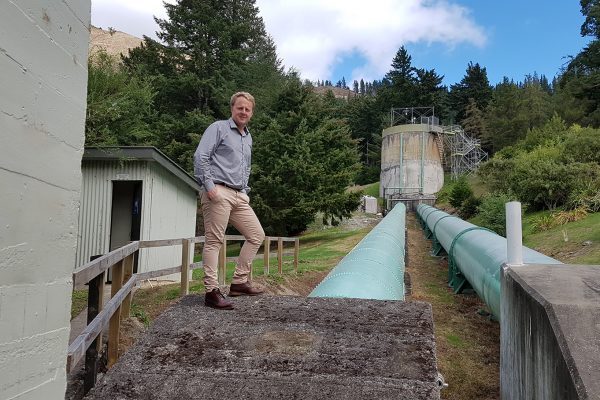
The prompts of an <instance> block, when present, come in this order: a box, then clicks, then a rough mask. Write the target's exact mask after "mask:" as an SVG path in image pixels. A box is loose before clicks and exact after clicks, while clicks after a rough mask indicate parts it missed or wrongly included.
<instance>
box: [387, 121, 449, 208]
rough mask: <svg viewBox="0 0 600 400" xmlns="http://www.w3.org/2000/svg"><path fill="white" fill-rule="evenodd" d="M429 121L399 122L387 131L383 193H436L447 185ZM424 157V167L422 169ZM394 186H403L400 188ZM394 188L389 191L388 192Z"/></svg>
mask: <svg viewBox="0 0 600 400" xmlns="http://www.w3.org/2000/svg"><path fill="white" fill-rule="evenodd" d="M430 129H431V127H430V126H429V125H426V124H411V125H398V126H393V127H391V128H388V129H386V130H384V131H383V134H382V136H383V138H382V143H381V177H380V181H381V185H380V196H381V197H384V190H385V189H388V188H389V189H390V190H391V191H392V193H393V192H398V193H403V194H407V193H421V194H433V193H436V192H437V191H439V190H440V189H441V188H442V186H443V184H444V169H443V167H442V161H441V159H440V153H439V149H438V144H437V142H436V138H435V135H434V134H433V133H431V132H430ZM421 160H422V161H423V168H421ZM394 188H402V189H401V190H400V191H397V189H394ZM388 192H390V191H386V195H387V194H388Z"/></svg>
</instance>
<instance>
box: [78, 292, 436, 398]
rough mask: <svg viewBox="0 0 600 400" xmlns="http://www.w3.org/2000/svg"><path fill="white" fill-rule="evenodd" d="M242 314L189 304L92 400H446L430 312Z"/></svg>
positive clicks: (346, 303) (245, 303)
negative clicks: (438, 382)
mask: <svg viewBox="0 0 600 400" xmlns="http://www.w3.org/2000/svg"><path fill="white" fill-rule="evenodd" d="M234 302H235V307H236V309H235V310H233V311H217V310H213V309H210V308H207V307H205V306H204V304H203V298H202V297H201V296H197V295H190V296H187V297H185V298H183V299H182V301H181V302H180V303H178V304H177V305H175V306H174V307H172V308H170V309H169V310H167V311H166V312H165V313H164V314H163V315H161V317H160V318H159V319H157V320H156V321H155V323H154V324H153V325H152V327H151V328H150V329H149V331H148V332H147V333H146V335H145V336H144V337H143V338H141V339H140V340H139V341H138V343H136V345H135V346H133V347H132V348H131V349H130V350H129V351H128V352H127V353H126V354H125V355H124V356H123V357H122V358H121V359H120V360H119V362H118V363H117V364H115V366H114V367H113V368H112V369H111V370H110V371H108V373H107V374H106V375H105V376H104V378H103V379H101V380H100V381H99V382H98V385H97V386H96V388H95V389H94V390H93V391H92V392H90V395H89V396H88V398H90V399H125V398H126V399H174V398H177V399H199V398H211V399H214V398H239V399H275V398H286V399H298V398H301V399H345V400H351V399H361V400H363V399H370V398H377V399H439V389H438V387H437V385H436V380H437V365H436V357H435V343H434V337H433V322H432V312H431V306H430V305H429V304H426V303H420V302H409V303H406V302H399V301H376V300H359V299H326V298H304V297H285V296H281V297H275V296H259V297H254V298H250V297H245V298H236V299H235V300H234Z"/></svg>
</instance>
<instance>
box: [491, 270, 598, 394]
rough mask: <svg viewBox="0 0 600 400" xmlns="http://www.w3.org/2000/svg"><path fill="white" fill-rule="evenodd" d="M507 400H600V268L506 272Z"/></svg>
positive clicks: (503, 372) (503, 358) (503, 370)
mask: <svg viewBox="0 0 600 400" xmlns="http://www.w3.org/2000/svg"><path fill="white" fill-rule="evenodd" d="M501 283H502V296H501V297H502V304H501V333H500V352H501V354H500V392H501V397H502V399H503V400H574V399H577V400H600V381H599V380H598V377H599V376H600V372H599V371H600V266H598V265H564V264H563V265H525V266H520V267H510V268H505V269H503V272H502V280H501Z"/></svg>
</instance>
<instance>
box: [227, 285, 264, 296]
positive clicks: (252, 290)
mask: <svg viewBox="0 0 600 400" xmlns="http://www.w3.org/2000/svg"><path fill="white" fill-rule="evenodd" d="M263 292H264V289H259V288H257V287H253V286H252V285H250V284H249V283H248V282H246V283H232V284H231V286H229V295H230V296H257V295H259V294H262V293H263Z"/></svg>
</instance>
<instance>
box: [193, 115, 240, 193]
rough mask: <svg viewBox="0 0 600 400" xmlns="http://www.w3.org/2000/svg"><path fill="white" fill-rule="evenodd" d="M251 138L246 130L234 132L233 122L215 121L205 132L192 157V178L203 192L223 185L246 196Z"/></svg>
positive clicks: (235, 129) (235, 128) (235, 127)
mask: <svg viewBox="0 0 600 400" xmlns="http://www.w3.org/2000/svg"><path fill="white" fill-rule="evenodd" d="M251 159H252V136H250V132H249V131H248V129H247V128H244V133H243V134H241V133H240V131H238V128H237V126H236V125H235V122H234V121H233V119H231V118H229V119H228V120H224V121H217V122H214V123H213V124H212V125H210V126H209V127H208V128H206V131H205V132H204V135H202V138H201V139H200V144H198V148H197V149H196V152H195V153H194V176H195V177H196V179H197V180H198V183H200V185H202V186H204V189H205V190H206V191H211V190H213V189H214V187H215V184H216V183H223V184H225V185H227V186H229V187H232V188H235V189H238V190H240V191H242V192H244V193H248V192H250V187H248V179H249V178H250V164H251Z"/></svg>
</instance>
